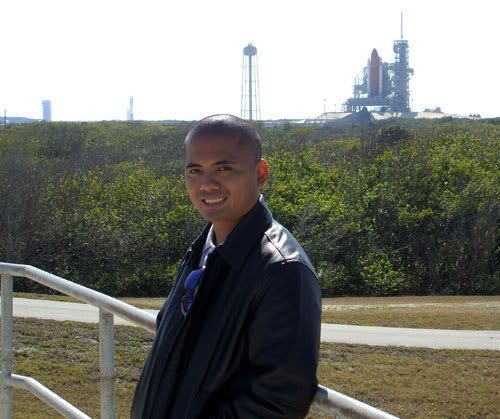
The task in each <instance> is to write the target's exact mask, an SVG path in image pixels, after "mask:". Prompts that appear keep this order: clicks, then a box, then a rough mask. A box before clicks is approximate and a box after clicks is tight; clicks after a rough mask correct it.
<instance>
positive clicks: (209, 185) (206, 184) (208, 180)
mask: <svg viewBox="0 0 500 419" xmlns="http://www.w3.org/2000/svg"><path fill="white" fill-rule="evenodd" d="M200 189H201V190H202V191H205V192H211V191H216V190H219V189H220V185H219V183H218V182H217V179H216V178H215V177H214V176H213V175H211V174H209V173H206V174H204V175H203V178H202V180H201V187H200Z"/></svg>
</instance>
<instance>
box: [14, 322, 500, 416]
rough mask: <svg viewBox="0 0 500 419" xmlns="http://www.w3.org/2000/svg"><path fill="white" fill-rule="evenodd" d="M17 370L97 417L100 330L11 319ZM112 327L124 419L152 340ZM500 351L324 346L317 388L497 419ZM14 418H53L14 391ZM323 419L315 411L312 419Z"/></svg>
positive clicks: (421, 412) (397, 410)
mask: <svg viewBox="0 0 500 419" xmlns="http://www.w3.org/2000/svg"><path fill="white" fill-rule="evenodd" d="M14 332H15V333H14V339H15V360H14V372H15V373H17V374H23V375H30V376H33V377H34V378H36V379H38V380H39V381H40V382H42V383H43V384H45V385H47V386H48V387H49V388H51V389H53V390H54V391H56V392H57V393H58V394H60V395H61V396H63V397H64V398H66V399H68V400H69V401H70V402H71V403H73V404H75V405H76V406H77V407H79V408H80V409H82V410H83V411H84V412H86V413H87V414H89V415H90V416H91V417H98V409H99V398H98V397H99V387H98V379H99V373H98V365H99V362H98V341H97V326H96V325H91V324H82V323H74V322H55V321H42V320H36V319H15V326H14ZM152 337H153V336H152V334H151V333H149V332H146V331H143V330H141V329H138V328H132V327H125V326H121V327H117V331H116V342H117V357H116V359H117V370H118V380H117V394H118V416H117V417H119V418H127V417H128V411H129V407H130V403H131V397H132V394H133V389H134V386H135V382H136V380H137V377H138V375H139V372H140V369H141V367H142V363H143V361H144V358H145V356H146V354H147V351H148V349H149V346H150V344H151V341H152ZM499 366H500V352H499V351H459V350H453V351H450V350H430V349H409V348H398V347H372V346H365V345H345V344H322V345H321V356H320V366H319V371H318V377H319V380H320V382H321V383H322V384H324V385H326V386H328V387H330V388H333V389H335V390H337V391H340V392H343V393H345V394H348V395H350V396H352V397H355V398H358V399H360V400H363V401H365V402H367V403H369V404H372V405H374V406H377V407H379V408H382V409H384V410H386V411H388V412H390V413H392V414H395V415H398V416H401V417H403V418H404V417H422V418H424V417H425V418H434V417H436V418H437V417H440V418H441V417H453V418H470V417H481V418H488V417H491V418H493V417H498V416H499V414H500V410H499V407H498V406H500V367H499ZM14 409H15V417H16V418H52V417H56V416H57V415H55V414H54V412H52V411H51V410H50V409H49V408H47V407H46V406H45V405H44V404H43V403H42V402H40V401H38V400H37V399H35V398H34V397H33V396H31V395H30V394H29V393H27V392H25V391H21V390H17V391H15V401H14ZM317 417H325V418H326V417H328V416H327V415H326V414H324V413H322V412H320V411H318V410H317V409H313V410H312V411H311V412H310V415H309V418H317Z"/></svg>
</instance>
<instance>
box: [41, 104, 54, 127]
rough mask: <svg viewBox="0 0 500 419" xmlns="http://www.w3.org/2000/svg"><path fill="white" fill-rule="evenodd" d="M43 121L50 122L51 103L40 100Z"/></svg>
mask: <svg viewBox="0 0 500 419" xmlns="http://www.w3.org/2000/svg"><path fill="white" fill-rule="evenodd" d="M42 111H43V118H42V119H43V120H44V121H45V122H50V121H52V102H51V101H50V100H42Z"/></svg>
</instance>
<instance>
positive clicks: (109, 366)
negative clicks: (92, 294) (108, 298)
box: [99, 308, 116, 419]
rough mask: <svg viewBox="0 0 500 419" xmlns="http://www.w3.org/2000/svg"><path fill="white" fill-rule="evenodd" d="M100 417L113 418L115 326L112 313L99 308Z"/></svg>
mask: <svg viewBox="0 0 500 419" xmlns="http://www.w3.org/2000/svg"><path fill="white" fill-rule="evenodd" d="M99 364H100V387H101V419H115V411H116V395H115V377H116V368H115V326H114V319H113V315H112V314H110V313H106V312H105V311H104V310H103V309H102V308H100V309H99Z"/></svg>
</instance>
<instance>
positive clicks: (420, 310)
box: [15, 293, 500, 330]
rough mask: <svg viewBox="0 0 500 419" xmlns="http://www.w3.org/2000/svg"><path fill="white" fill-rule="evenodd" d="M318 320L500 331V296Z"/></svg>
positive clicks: (375, 308)
mask: <svg viewBox="0 0 500 419" xmlns="http://www.w3.org/2000/svg"><path fill="white" fill-rule="evenodd" d="M15 296H16V297H19V298H44V299H51V300H56V301H73V302H78V300H76V299H74V298H71V297H67V296H60V295H45V294H26V293H15ZM121 300H123V301H125V302H127V303H129V304H132V305H134V306H136V307H139V308H151V309H157V310H158V309H160V308H161V306H162V305H163V303H164V301H165V299H164V298H160V297H156V298H133V297H124V298H121ZM322 321H323V322H324V323H338V324H353V325H361V326H389V327H416V328H429V329H471V330H500V296H444V297H443V296H439V297H437V296H431V297H344V298H325V299H323V316H322Z"/></svg>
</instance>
